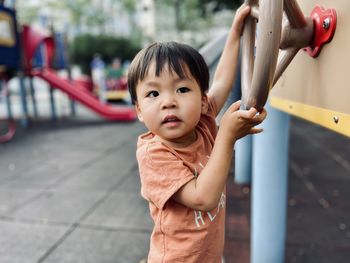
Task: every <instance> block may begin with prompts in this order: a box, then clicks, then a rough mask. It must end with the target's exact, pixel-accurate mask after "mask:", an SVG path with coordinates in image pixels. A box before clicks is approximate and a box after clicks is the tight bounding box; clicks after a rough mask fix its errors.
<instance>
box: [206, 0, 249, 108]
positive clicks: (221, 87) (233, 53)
mask: <svg viewBox="0 0 350 263" xmlns="http://www.w3.org/2000/svg"><path fill="white" fill-rule="evenodd" d="M249 12H250V7H249V6H247V5H245V4H243V5H242V6H241V7H240V8H239V9H237V11H236V15H235V18H234V20H233V22H232V26H231V29H230V31H229V34H228V36H227V40H226V44H225V47H224V50H223V52H222V54H221V57H220V60H219V63H218V66H217V68H216V71H215V74H214V78H213V83H212V86H211V87H210V89H209V92H208V96H209V97H210V98H212V99H213V100H214V101H215V103H216V106H217V107H218V112H220V110H221V108H222V107H223V105H224V103H225V101H226V99H227V97H228V95H229V93H230V91H231V89H232V86H233V83H234V80H235V75H236V70H237V63H238V53H239V45H240V37H241V32H242V27H243V23H244V19H245V17H246V16H247V15H248V14H249Z"/></svg>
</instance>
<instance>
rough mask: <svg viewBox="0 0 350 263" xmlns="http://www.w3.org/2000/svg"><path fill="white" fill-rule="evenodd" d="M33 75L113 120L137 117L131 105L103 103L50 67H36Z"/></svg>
mask: <svg viewBox="0 0 350 263" xmlns="http://www.w3.org/2000/svg"><path fill="white" fill-rule="evenodd" d="M31 73H32V75H33V76H36V77H39V78H42V79H44V80H46V81H47V82H48V83H50V85H52V86H53V87H54V88H57V89H59V90H61V91H63V92H64V93H66V94H68V95H69V96H70V97H72V98H73V99H74V100H76V101H78V102H80V103H82V104H84V105H85V106H87V107H88V108H90V109H91V110H93V111H94V112H96V113H98V114H99V115H101V116H102V117H104V118H105V119H107V120H111V121H133V120H135V119H136V112H135V110H134V108H133V107H131V106H110V105H106V104H103V103H101V102H100V101H99V100H98V99H97V98H95V97H94V96H93V95H92V94H90V93H88V92H87V91H85V90H83V89H80V88H78V87H75V86H74V84H72V83H70V82H69V81H68V80H65V79H63V78H61V77H59V76H58V75H57V74H56V72H55V71H54V70H52V69H49V68H44V69H34V70H32V72H31Z"/></svg>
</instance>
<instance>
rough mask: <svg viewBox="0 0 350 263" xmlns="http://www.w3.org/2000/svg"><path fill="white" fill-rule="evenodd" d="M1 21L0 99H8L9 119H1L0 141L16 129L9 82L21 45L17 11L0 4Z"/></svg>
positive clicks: (8, 136)
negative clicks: (16, 17) (16, 16)
mask: <svg viewBox="0 0 350 263" xmlns="http://www.w3.org/2000/svg"><path fill="white" fill-rule="evenodd" d="M0 22H1V23H0V81H1V83H0V101H1V100H2V99H4V100H5V101H6V106H7V115H8V118H7V119H3V120H0V121H1V123H2V125H1V126H2V127H3V129H1V131H0V142H6V141H9V140H11V139H12V138H13V136H14V135H15V131H16V126H15V122H14V120H13V118H12V112H11V107H10V96H9V93H8V87H7V83H8V80H9V79H10V77H11V76H12V75H13V72H14V71H15V70H16V69H17V68H18V67H19V58H20V55H19V54H20V52H19V51H20V47H19V45H18V43H19V41H18V34H17V30H15V28H17V24H16V23H17V22H16V19H15V12H14V11H13V10H11V9H9V8H5V7H4V6H2V5H0Z"/></svg>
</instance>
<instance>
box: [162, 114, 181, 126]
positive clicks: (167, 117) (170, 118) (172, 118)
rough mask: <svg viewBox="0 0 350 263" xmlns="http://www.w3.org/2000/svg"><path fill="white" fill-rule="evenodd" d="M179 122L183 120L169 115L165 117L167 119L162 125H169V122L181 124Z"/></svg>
mask: <svg viewBox="0 0 350 263" xmlns="http://www.w3.org/2000/svg"><path fill="white" fill-rule="evenodd" d="M179 121H181V120H180V119H179V118H178V117H176V116H175V115H168V116H165V118H164V119H163V121H162V124H164V123H169V122H179Z"/></svg>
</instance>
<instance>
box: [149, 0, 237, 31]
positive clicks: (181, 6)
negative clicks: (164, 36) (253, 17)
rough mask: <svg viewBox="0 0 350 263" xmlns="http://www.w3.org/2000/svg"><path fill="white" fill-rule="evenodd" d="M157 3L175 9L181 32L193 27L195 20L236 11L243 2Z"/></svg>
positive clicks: (159, 0)
mask: <svg viewBox="0 0 350 263" xmlns="http://www.w3.org/2000/svg"><path fill="white" fill-rule="evenodd" d="M155 2H156V3H157V4H158V5H168V6H172V7H173V8H174V13H175V25H176V30H177V31H181V30H184V29H189V28H190V27H191V25H192V26H193V21H195V20H200V19H206V18H207V17H208V14H210V13H212V12H217V11H220V10H223V9H234V8H236V7H238V6H239V5H240V4H241V3H243V0H155ZM188 21H192V23H188Z"/></svg>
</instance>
